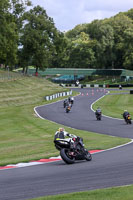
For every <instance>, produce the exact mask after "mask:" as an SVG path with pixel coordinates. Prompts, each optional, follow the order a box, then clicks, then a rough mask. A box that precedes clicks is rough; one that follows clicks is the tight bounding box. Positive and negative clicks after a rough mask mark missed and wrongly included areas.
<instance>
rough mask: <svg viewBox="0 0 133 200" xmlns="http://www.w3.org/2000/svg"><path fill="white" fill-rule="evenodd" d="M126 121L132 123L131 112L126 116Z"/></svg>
mask: <svg viewBox="0 0 133 200" xmlns="http://www.w3.org/2000/svg"><path fill="white" fill-rule="evenodd" d="M125 122H126V123H127V124H131V123H132V121H131V116H130V114H128V115H126V117H125Z"/></svg>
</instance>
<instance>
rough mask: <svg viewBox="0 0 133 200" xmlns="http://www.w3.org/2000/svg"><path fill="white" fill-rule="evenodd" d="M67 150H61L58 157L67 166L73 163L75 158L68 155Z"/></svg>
mask: <svg viewBox="0 0 133 200" xmlns="http://www.w3.org/2000/svg"><path fill="white" fill-rule="evenodd" d="M68 152H69V151H68V149H61V151H60V155H61V158H62V159H63V160H64V162H66V163H67V164H73V163H74V162H75V158H74V157H72V156H69V155H68Z"/></svg>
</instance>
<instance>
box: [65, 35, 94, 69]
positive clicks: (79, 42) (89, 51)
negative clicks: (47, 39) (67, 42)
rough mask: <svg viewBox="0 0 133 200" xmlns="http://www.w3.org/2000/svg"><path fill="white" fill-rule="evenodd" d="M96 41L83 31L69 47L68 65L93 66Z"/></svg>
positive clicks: (77, 66) (75, 66) (76, 66)
mask: <svg viewBox="0 0 133 200" xmlns="http://www.w3.org/2000/svg"><path fill="white" fill-rule="evenodd" d="M94 43H95V42H94V41H93V40H90V38H89V36H88V35H87V34H86V33H84V32H81V33H80V35H79V36H78V37H77V38H76V39H75V40H74V41H73V42H72V45H71V48H70V49H69V61H68V65H69V66H71V67H74V68H92V67H94V63H95V54H94V51H93V46H94Z"/></svg>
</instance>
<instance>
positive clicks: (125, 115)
mask: <svg viewBox="0 0 133 200" xmlns="http://www.w3.org/2000/svg"><path fill="white" fill-rule="evenodd" d="M128 115H130V114H129V112H128V111H127V110H124V113H123V118H124V119H125V120H126V118H127V116H128Z"/></svg>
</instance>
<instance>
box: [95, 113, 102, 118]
mask: <svg viewBox="0 0 133 200" xmlns="http://www.w3.org/2000/svg"><path fill="white" fill-rule="evenodd" d="M101 118H102V113H101V112H99V113H96V119H97V120H101Z"/></svg>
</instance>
